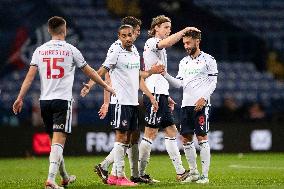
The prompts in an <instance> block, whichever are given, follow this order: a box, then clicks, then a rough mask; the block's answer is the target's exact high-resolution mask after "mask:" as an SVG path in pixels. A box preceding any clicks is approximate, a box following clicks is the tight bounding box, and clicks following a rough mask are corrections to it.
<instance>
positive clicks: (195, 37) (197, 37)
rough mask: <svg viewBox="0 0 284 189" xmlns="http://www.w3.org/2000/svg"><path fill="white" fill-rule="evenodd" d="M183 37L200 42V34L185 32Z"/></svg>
mask: <svg viewBox="0 0 284 189" xmlns="http://www.w3.org/2000/svg"><path fill="white" fill-rule="evenodd" d="M183 37H192V39H200V40H201V32H197V31H187V32H185V34H184V35H183Z"/></svg>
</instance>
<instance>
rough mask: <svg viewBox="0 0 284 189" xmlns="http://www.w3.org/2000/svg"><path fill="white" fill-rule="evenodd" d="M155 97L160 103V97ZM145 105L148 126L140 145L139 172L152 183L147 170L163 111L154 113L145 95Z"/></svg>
mask: <svg viewBox="0 0 284 189" xmlns="http://www.w3.org/2000/svg"><path fill="white" fill-rule="evenodd" d="M155 97H156V99H157V101H158V102H159V100H158V98H159V95H155ZM143 103H144V106H145V108H146V113H145V121H146V126H145V130H144V136H143V138H142V140H141V142H140V145H139V163H138V170H139V176H140V177H142V178H146V179H149V181H151V178H150V176H149V175H147V174H146V172H145V170H146V167H147V164H148V163H149V159H150V153H151V146H152V143H153V140H154V139H155V138H156V136H157V134H158V128H159V125H160V124H159V122H160V117H161V116H160V114H161V110H160V108H159V110H158V112H154V111H153V107H152V104H151V101H150V99H149V98H148V97H147V96H145V95H144V96H143ZM159 107H160V104H159Z"/></svg>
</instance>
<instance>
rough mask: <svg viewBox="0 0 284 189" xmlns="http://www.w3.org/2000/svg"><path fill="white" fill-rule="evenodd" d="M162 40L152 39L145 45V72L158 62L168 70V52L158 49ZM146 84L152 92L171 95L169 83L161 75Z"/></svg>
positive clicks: (151, 77)
mask: <svg viewBox="0 0 284 189" xmlns="http://www.w3.org/2000/svg"><path fill="white" fill-rule="evenodd" d="M160 40H161V39H159V38H156V37H152V38H150V39H148V40H147V41H146V43H145V46H144V52H143V59H144V65H145V71H148V70H149V69H151V67H152V65H153V64H155V63H157V62H158V63H159V64H163V65H165V69H166V70H167V52H166V49H158V43H159V41H160ZM145 82H146V85H147V87H148V89H149V90H150V92H152V93H155V94H164V95H169V83H168V81H167V80H166V79H165V78H164V77H163V76H162V75H161V74H153V75H151V76H150V77H148V78H147V79H146V80H145Z"/></svg>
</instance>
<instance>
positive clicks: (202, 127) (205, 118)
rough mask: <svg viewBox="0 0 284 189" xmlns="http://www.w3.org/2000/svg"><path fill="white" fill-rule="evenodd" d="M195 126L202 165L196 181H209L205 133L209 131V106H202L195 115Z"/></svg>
mask: <svg viewBox="0 0 284 189" xmlns="http://www.w3.org/2000/svg"><path fill="white" fill-rule="evenodd" d="M195 123H196V128H195V133H196V137H197V140H198V143H199V146H200V159H201V166H202V175H201V177H200V178H199V180H198V181H196V182H197V183H200V184H206V183H209V179H208V172H209V167H210V158H211V154H210V146H209V143H208V136H207V133H208V131H209V107H204V108H203V109H202V110H201V111H199V112H198V113H197V115H196V120H195Z"/></svg>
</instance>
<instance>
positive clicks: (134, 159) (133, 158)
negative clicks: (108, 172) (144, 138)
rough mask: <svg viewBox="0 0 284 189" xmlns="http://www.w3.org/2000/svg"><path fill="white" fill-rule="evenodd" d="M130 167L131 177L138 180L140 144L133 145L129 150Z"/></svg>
mask: <svg viewBox="0 0 284 189" xmlns="http://www.w3.org/2000/svg"><path fill="white" fill-rule="evenodd" d="M127 154H128V159H129V165H130V170H131V176H133V177H135V178H137V177H138V176H139V173H138V158H139V151H138V144H132V145H131V146H130V147H129V148H128V149H127Z"/></svg>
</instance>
